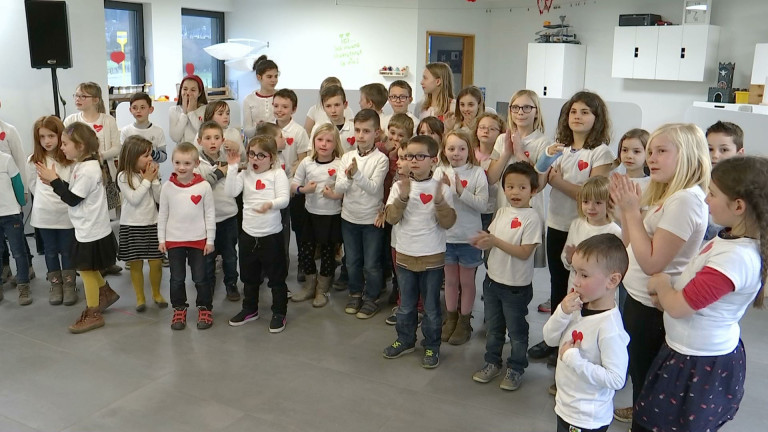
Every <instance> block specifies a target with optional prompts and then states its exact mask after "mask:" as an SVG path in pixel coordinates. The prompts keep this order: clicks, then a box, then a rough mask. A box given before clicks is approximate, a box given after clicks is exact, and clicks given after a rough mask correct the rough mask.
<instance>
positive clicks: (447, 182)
mask: <svg viewBox="0 0 768 432" xmlns="http://www.w3.org/2000/svg"><path fill="white" fill-rule="evenodd" d="M440 181H441V182H442V183H443V184H444V185H446V186H448V187H450V186H451V179H450V178H448V173H445V172H444V173H443V177H442V178H440Z"/></svg>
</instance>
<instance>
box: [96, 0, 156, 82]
mask: <svg viewBox="0 0 768 432" xmlns="http://www.w3.org/2000/svg"><path fill="white" fill-rule="evenodd" d="M104 30H105V35H106V38H107V58H106V60H107V82H108V83H109V85H110V86H125V85H131V84H144V82H145V76H144V66H145V65H146V60H145V58H144V11H143V8H142V5H141V4H140V3H123V2H117V1H105V2H104Z"/></svg>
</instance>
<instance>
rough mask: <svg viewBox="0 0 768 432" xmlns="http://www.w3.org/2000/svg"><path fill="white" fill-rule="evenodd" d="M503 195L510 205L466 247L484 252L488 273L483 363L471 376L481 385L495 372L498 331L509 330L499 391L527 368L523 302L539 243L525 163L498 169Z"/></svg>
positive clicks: (532, 178)
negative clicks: (471, 246) (507, 347)
mask: <svg viewBox="0 0 768 432" xmlns="http://www.w3.org/2000/svg"><path fill="white" fill-rule="evenodd" d="M501 183H502V188H503V190H504V197H505V199H506V200H507V201H509V204H510V206H505V207H502V208H500V209H499V211H498V212H497V213H496V217H495V218H494V219H493V222H491V225H490V227H488V232H485V231H482V232H480V233H479V234H477V235H476V236H475V237H473V238H472V245H473V246H475V247H477V248H479V249H484V250H490V255H489V256H488V272H487V274H486V276H485V281H483V303H484V307H485V320H486V323H487V326H488V335H487V340H486V343H485V364H484V365H483V367H482V368H480V370H478V371H477V372H475V374H474V375H473V376H472V379H473V380H474V381H477V382H479V383H487V382H490V381H491V380H492V379H494V378H495V377H497V376H498V375H499V374H501V366H502V359H501V355H502V352H503V349H504V329H505V328H506V329H507V331H508V332H509V340H510V352H509V357H508V358H507V369H506V373H505V374H504V379H503V380H502V382H501V386H500V388H501V389H502V390H508V391H514V390H517V389H518V388H520V384H521V382H522V377H523V372H525V368H526V367H528V359H527V358H526V356H525V350H526V349H527V348H528V321H527V320H526V319H525V316H526V315H528V303H530V302H531V299H532V298H533V286H532V285H531V283H532V281H533V251H534V250H535V249H536V246H537V245H538V244H539V243H540V242H541V230H542V225H541V219H539V214H538V213H537V212H536V210H534V209H532V208H531V206H530V201H531V197H532V196H533V195H534V194H536V192H537V191H538V189H539V177H538V174H536V170H534V169H533V167H532V166H531V165H530V164H529V163H527V162H516V163H513V164H512V165H510V166H508V167H507V168H506V169H505V170H504V175H503V176H502V181H501Z"/></svg>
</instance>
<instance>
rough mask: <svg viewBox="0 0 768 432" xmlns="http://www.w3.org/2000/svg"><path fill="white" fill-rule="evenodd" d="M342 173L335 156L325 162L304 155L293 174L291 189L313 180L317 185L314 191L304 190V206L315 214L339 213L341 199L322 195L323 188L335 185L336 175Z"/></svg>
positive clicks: (339, 163) (339, 161) (339, 162)
mask: <svg viewBox="0 0 768 432" xmlns="http://www.w3.org/2000/svg"><path fill="white" fill-rule="evenodd" d="M338 175H344V173H343V172H341V159H339V158H335V159H334V160H332V161H330V162H327V163H320V162H317V161H316V160H314V159H312V158H310V157H306V158H304V159H302V161H301V163H300V164H299V167H298V168H297V169H296V175H295V176H293V184H292V185H291V190H294V191H295V190H296V188H297V187H298V186H306V185H307V183H309V182H311V181H314V182H316V183H317V187H316V188H315V191H314V192H305V197H306V201H305V204H304V205H305V207H306V208H307V211H308V212H309V213H311V214H315V215H336V214H340V213H341V200H335V199H330V198H326V197H324V196H323V188H325V186H330V187H331V189H333V188H335V187H336V176H338Z"/></svg>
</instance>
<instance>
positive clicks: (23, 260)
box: [0, 197, 29, 284]
mask: <svg viewBox="0 0 768 432" xmlns="http://www.w3.org/2000/svg"><path fill="white" fill-rule="evenodd" d="M7 198H8V197H6V199H7ZM3 237H6V238H8V247H9V248H10V249H11V253H12V254H13V259H14V260H16V282H17V283H20V284H25V283H29V258H28V257H27V248H26V247H24V244H25V243H26V242H27V239H26V238H25V237H24V220H23V219H22V218H21V213H19V214H15V215H8V216H0V239H2V238H3ZM4 250H5V241H0V254H2V252H3V251H4Z"/></svg>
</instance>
